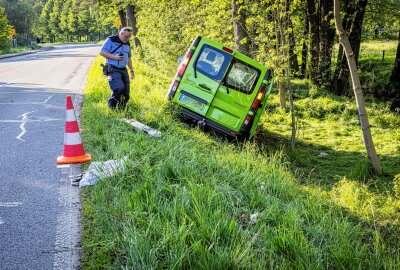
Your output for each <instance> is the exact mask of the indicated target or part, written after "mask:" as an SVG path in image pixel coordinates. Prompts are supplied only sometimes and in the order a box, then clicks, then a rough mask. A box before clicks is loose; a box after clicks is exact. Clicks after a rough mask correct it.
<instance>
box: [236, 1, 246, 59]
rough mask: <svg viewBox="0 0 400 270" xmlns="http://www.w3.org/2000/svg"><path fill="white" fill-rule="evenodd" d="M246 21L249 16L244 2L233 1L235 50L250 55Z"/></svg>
mask: <svg viewBox="0 0 400 270" xmlns="http://www.w3.org/2000/svg"><path fill="white" fill-rule="evenodd" d="M246 19H247V14H246V5H245V3H244V1H238V0H232V25H233V33H234V37H235V48H236V50H238V51H239V52H241V53H243V54H246V55H250V48H249V36H248V30H247V29H246Z"/></svg>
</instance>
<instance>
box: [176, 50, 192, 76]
mask: <svg viewBox="0 0 400 270" xmlns="http://www.w3.org/2000/svg"><path fill="white" fill-rule="evenodd" d="M192 56H193V50H189V51H188V52H187V53H186V55H185V59H184V60H183V62H182V63H181V65H180V66H179V68H178V73H177V74H176V75H177V76H179V77H182V76H183V74H184V73H185V71H186V68H187V66H188V64H189V62H190V59H191V58H192Z"/></svg>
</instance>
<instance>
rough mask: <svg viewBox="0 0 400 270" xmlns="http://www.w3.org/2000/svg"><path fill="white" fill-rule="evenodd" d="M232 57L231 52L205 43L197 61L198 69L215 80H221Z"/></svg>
mask: <svg viewBox="0 0 400 270" xmlns="http://www.w3.org/2000/svg"><path fill="white" fill-rule="evenodd" d="M231 59H232V56H231V55H230V54H228V53H226V52H224V51H221V50H219V49H216V48H213V47H210V46H207V45H204V46H203V48H202V51H201V53H200V56H199V58H198V60H197V62H196V70H198V71H199V72H201V73H202V74H204V75H206V76H207V77H210V78H211V79H213V80H215V81H220V80H221V79H222V76H223V75H224V73H225V71H226V69H227V68H228V65H229V62H230V61H231Z"/></svg>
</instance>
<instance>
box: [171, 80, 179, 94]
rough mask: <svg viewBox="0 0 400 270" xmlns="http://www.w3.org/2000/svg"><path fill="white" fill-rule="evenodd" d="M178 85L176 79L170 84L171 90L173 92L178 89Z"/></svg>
mask: <svg viewBox="0 0 400 270" xmlns="http://www.w3.org/2000/svg"><path fill="white" fill-rule="evenodd" d="M178 86H179V82H178V81H174V83H173V84H172V88H171V90H172V91H174V92H175V91H176V89H178Z"/></svg>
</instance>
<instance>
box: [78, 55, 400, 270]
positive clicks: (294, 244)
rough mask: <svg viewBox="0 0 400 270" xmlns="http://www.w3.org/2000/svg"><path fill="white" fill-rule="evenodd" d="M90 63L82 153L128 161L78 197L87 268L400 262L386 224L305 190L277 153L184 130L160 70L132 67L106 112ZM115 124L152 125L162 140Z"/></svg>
mask: <svg viewBox="0 0 400 270" xmlns="http://www.w3.org/2000/svg"><path fill="white" fill-rule="evenodd" d="M99 62H100V60H99V59H98V60H97V61H96V62H95V63H94V65H93V68H92V69H91V71H90V73H89V77H88V84H87V89H86V95H85V102H84V108H83V119H82V121H83V127H84V129H83V135H84V142H85V146H86V148H87V150H88V152H91V153H92V155H93V156H94V159H95V160H100V161H104V160H108V159H116V158H122V157H124V156H127V157H128V158H129V162H128V163H127V164H126V168H125V171H124V172H123V173H120V174H118V175H116V176H114V177H112V178H110V179H107V180H103V181H102V182H100V183H98V184H97V185H96V186H93V187H88V188H85V189H83V190H82V191H83V192H82V193H83V195H82V196H83V227H84V229H83V239H82V241H83V242H82V246H83V250H84V257H83V268H84V269H99V268H100V269H110V268H112V269H113V268H118V269H119V268H123V269H324V268H329V269H397V268H398V267H400V262H399V258H400V256H399V255H400V254H399V252H400V251H399V247H400V243H399V238H398V234H397V233H398V232H399V230H398V227H397V225H396V224H395V222H389V223H387V224H379V226H378V223H376V222H375V221H374V220H373V218H372V219H362V218H360V216H359V215H357V214H355V213H354V212H353V211H352V209H349V208H348V207H343V205H345V204H346V203H347V201H343V200H339V199H343V198H344V197H343V196H339V195H338V196H337V197H336V199H335V198H333V197H332V194H331V193H330V191H326V190H324V189H317V188H315V187H313V186H308V185H307V186H305V185H304V179H302V178H300V177H297V176H294V174H293V173H292V170H291V169H292V163H291V161H290V156H287V155H286V154H284V151H282V150H274V149H271V148H268V147H266V146H262V145H259V144H256V143H253V142H247V143H243V144H235V143H229V142H227V141H225V140H224V139H223V138H220V137H216V136H213V135H212V134H209V133H204V132H202V131H200V130H198V129H197V128H196V127H190V126H188V125H186V124H183V123H181V122H180V121H178V120H177V119H176V117H175V111H174V107H173V106H171V104H168V103H167V101H166V100H165V98H164V96H165V93H166V89H167V88H168V85H169V83H170V76H169V74H166V75H165V74H163V73H162V71H160V70H156V69H152V68H149V67H147V66H145V65H143V64H140V63H139V62H136V61H135V62H134V67H135V70H136V76H137V78H136V79H135V81H133V85H132V100H131V102H130V103H129V105H128V109H127V111H125V112H121V113H116V112H111V111H109V110H108V109H107V105H106V104H107V98H108V95H109V90H108V87H107V84H106V80H105V79H104V78H103V77H102V76H101V75H100V68H99ZM332 106H336V105H332ZM123 117H128V118H135V119H137V120H139V121H141V122H144V123H146V124H148V125H151V126H152V127H154V128H157V129H159V130H160V131H161V132H162V136H161V138H154V137H150V136H148V135H146V134H144V133H142V132H138V131H135V130H133V129H132V128H131V127H130V126H129V125H127V124H125V123H124V122H123V121H121V119H122V118H123ZM264 121H266V120H265V119H264ZM265 123H267V122H265ZM346 184H347V182H345V181H343V185H346ZM340 191H343V189H340V186H338V190H337V191H336V192H337V193H339V192H340ZM362 194H364V196H368V192H364V193H362ZM365 194H366V195H365ZM350 197H351V196H350ZM349 199H351V198H349ZM390 207H392V205H391V206H390ZM392 208H393V207H392ZM365 211H366V212H368V210H367V209H366V210H365Z"/></svg>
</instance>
